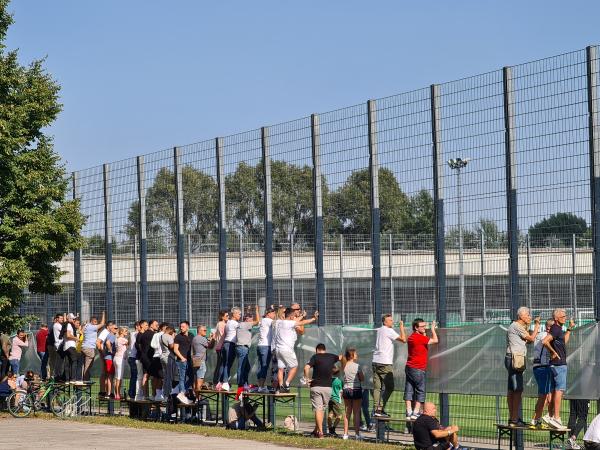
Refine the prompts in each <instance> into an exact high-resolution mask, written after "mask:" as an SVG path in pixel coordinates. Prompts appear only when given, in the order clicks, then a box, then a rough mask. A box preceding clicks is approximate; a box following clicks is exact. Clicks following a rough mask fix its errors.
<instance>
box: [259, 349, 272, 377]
mask: <svg viewBox="0 0 600 450" xmlns="http://www.w3.org/2000/svg"><path fill="white" fill-rule="evenodd" d="M256 355H257V356H258V365H259V369H258V375H257V378H258V379H259V380H264V379H266V378H267V371H268V370H269V363H270V362H271V347H270V346H268V345H261V346H259V347H256Z"/></svg>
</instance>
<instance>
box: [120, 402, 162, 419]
mask: <svg viewBox="0 0 600 450" xmlns="http://www.w3.org/2000/svg"><path fill="white" fill-rule="evenodd" d="M121 402H122V403H127V406H128V407H129V417H131V418H132V419H141V420H148V419H150V418H151V416H152V412H153V411H154V412H155V413H157V417H158V420H160V418H161V410H160V408H161V407H162V406H166V403H165V402H157V401H154V400H121Z"/></svg>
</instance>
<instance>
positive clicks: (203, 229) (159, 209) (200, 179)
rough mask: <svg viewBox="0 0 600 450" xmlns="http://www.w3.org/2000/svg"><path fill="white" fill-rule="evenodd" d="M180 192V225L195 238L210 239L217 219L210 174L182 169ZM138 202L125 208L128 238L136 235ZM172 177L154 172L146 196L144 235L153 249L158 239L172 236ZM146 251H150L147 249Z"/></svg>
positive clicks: (163, 171) (165, 170) (214, 187)
mask: <svg viewBox="0 0 600 450" xmlns="http://www.w3.org/2000/svg"><path fill="white" fill-rule="evenodd" d="M181 179H182V191H183V223H184V230H185V231H186V232H187V233H192V234H195V235H198V236H199V237H200V239H202V240H206V239H210V238H212V237H213V236H214V234H215V232H216V229H217V220H218V209H217V205H218V195H217V183H216V181H215V180H214V179H213V177H211V176H210V175H207V174H205V173H204V172H201V171H199V170H197V169H195V168H193V167H190V166H184V167H183V169H182V171H181ZM138 205H139V203H138V202H137V201H136V202H133V203H132V204H131V207H130V208H129V214H128V223H127V225H126V227H125V228H126V229H125V231H126V233H127V234H128V236H129V238H130V239H133V236H137V235H139V232H138V228H139V225H138V224H139V207H138ZM175 207H176V196H175V175H174V173H173V171H172V170H170V169H168V168H166V167H163V168H162V169H160V170H159V171H158V173H157V174H156V177H155V178H154V181H153V183H152V185H151V186H150V187H149V188H148V191H147V193H146V232H147V233H148V239H149V247H150V242H155V244H153V246H154V247H156V248H162V247H163V243H157V240H158V241H160V239H159V238H161V237H162V238H164V239H167V240H168V239H170V238H171V237H172V236H175V234H176V231H177V230H176V220H175ZM149 250H151V249H150V248H149Z"/></svg>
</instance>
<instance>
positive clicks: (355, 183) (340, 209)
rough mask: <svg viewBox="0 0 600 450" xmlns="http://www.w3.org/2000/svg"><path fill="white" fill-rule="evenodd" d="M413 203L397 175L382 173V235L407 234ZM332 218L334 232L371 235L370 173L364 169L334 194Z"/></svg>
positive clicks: (380, 188)
mask: <svg viewBox="0 0 600 450" xmlns="http://www.w3.org/2000/svg"><path fill="white" fill-rule="evenodd" d="M409 204H410V200H409V198H408V197H407V196H406V194H404V192H402V190H401V189H400V185H399V184H398V180H396V177H395V176H394V174H393V172H392V171H391V170H389V169H387V168H385V167H382V168H380V169H379V210H380V217H381V224H380V227H381V232H382V233H403V232H404V231H405V230H406V227H407V226H409V224H410V214H409ZM330 215H331V216H333V218H334V223H333V224H332V225H333V227H332V229H331V230H330V231H332V232H337V233H344V234H369V233H371V181H370V173H369V169H361V170H357V171H355V172H352V174H351V175H350V176H349V177H348V179H347V180H346V182H345V183H344V185H343V186H341V187H340V188H339V189H338V190H337V191H336V192H334V193H333V194H332V200H331V210H330Z"/></svg>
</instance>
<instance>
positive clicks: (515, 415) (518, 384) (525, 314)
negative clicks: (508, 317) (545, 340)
mask: <svg viewBox="0 0 600 450" xmlns="http://www.w3.org/2000/svg"><path fill="white" fill-rule="evenodd" d="M530 324H531V313H530V312H529V308H527V307H525V306H521V307H520V308H519V309H518V310H517V320H515V321H514V322H513V323H511V324H510V326H509V327H508V330H507V331H506V355H505V357H504V367H506V370H507V371H508V394H507V403H508V414H509V418H508V425H509V426H511V427H526V426H528V425H527V424H526V423H525V422H523V420H522V419H521V418H520V417H519V410H520V408H521V397H522V395H523V372H524V371H525V360H526V359H527V346H526V345H527V344H531V343H533V342H534V341H535V338H536V336H537V334H538V332H539V330H540V318H539V317H536V318H535V327H534V329H533V332H531V333H530V332H529V331H528V328H529V325H530Z"/></svg>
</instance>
